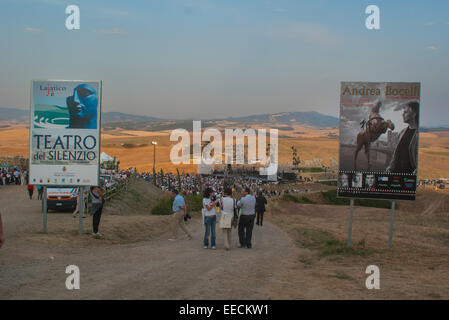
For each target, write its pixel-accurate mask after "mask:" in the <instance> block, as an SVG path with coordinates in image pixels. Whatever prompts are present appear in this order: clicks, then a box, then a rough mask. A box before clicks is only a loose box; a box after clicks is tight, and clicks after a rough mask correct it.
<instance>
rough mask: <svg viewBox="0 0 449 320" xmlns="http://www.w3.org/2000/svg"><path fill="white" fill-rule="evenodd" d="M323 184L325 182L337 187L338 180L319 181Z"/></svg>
mask: <svg viewBox="0 0 449 320" xmlns="http://www.w3.org/2000/svg"><path fill="white" fill-rule="evenodd" d="M318 182H319V183H321V184H325V185H327V186H333V187H336V186H337V181H318Z"/></svg>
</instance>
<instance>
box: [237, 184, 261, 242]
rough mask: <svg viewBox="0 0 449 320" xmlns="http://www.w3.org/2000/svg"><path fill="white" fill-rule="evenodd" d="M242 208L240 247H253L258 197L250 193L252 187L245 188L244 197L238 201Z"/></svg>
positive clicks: (238, 205)
mask: <svg viewBox="0 0 449 320" xmlns="http://www.w3.org/2000/svg"><path fill="white" fill-rule="evenodd" d="M237 207H239V208H240V209H241V214H240V219H239V241H240V245H239V248H244V247H247V248H248V249H251V247H252V244H251V238H252V235H253V227H254V219H255V217H256V198H255V197H254V196H253V195H251V194H250V189H249V188H248V187H246V188H245V189H243V197H242V198H241V199H240V200H239V202H237Z"/></svg>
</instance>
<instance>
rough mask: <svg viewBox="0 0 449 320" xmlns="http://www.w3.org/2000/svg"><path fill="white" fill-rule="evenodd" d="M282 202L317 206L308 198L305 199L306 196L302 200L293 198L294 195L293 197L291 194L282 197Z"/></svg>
mask: <svg viewBox="0 0 449 320" xmlns="http://www.w3.org/2000/svg"><path fill="white" fill-rule="evenodd" d="M282 200H283V201H287V202H294V203H305V204H316V202H315V201H313V200H310V199H309V198H307V197H304V196H303V197H301V198H298V197H296V196H293V195H291V194H284V195H283V196H282Z"/></svg>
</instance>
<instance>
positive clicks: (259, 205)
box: [256, 191, 267, 226]
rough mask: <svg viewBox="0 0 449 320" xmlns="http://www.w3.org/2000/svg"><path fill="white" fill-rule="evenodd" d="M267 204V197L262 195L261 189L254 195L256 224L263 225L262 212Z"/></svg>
mask: <svg viewBox="0 0 449 320" xmlns="http://www.w3.org/2000/svg"><path fill="white" fill-rule="evenodd" d="M266 204H267V199H266V198H265V197H264V196H263V193H262V191H259V193H258V195H257V197H256V213H257V222H256V224H257V225H258V226H262V225H263V214H264V212H265V205H266Z"/></svg>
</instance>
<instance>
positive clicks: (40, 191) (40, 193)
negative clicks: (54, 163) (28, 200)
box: [36, 184, 44, 200]
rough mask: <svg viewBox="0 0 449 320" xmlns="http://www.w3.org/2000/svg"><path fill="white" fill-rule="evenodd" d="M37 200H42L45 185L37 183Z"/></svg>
mask: <svg viewBox="0 0 449 320" xmlns="http://www.w3.org/2000/svg"><path fill="white" fill-rule="evenodd" d="M36 189H37V200H42V196H43V194H44V187H42V186H41V185H40V184H39V185H37V187H36Z"/></svg>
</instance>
